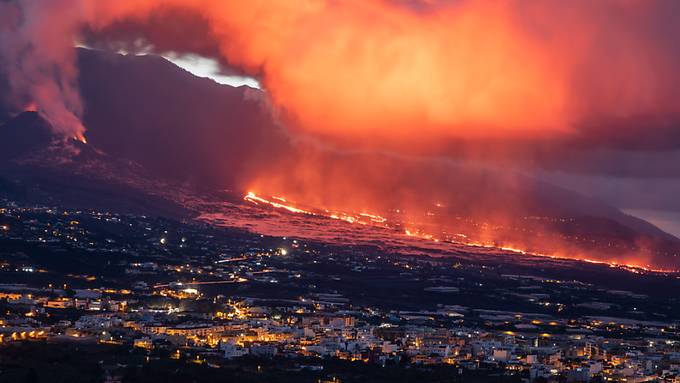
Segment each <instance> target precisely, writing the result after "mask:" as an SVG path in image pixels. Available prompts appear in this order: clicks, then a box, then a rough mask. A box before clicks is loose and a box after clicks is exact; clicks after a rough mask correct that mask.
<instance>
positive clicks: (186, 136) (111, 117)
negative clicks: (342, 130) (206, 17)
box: [0, 49, 680, 268]
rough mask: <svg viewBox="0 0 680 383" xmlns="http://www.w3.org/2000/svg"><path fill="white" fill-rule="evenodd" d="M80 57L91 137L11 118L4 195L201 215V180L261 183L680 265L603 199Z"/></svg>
mask: <svg viewBox="0 0 680 383" xmlns="http://www.w3.org/2000/svg"><path fill="white" fill-rule="evenodd" d="M78 57H79V58H78V65H79V69H80V86H81V93H82V96H83V100H84V103H85V111H86V112H85V116H84V120H83V122H84V124H85V126H86V127H87V129H88V130H87V132H86V137H87V138H88V142H89V143H88V144H87V145H85V144H82V143H80V142H77V141H74V140H64V139H61V138H59V137H54V136H53V135H52V133H51V132H52V130H51V129H50V127H49V123H48V122H47V121H45V120H44V119H43V118H42V117H41V116H40V115H39V114H38V113H32V112H24V113H21V114H19V115H16V116H14V117H13V118H10V119H9V120H7V121H5V122H4V124H2V125H0V151H1V153H0V158H1V159H2V162H3V165H2V166H1V167H0V171H1V172H0V191H2V192H3V194H5V195H10V197H12V198H17V197H21V198H23V199H24V200H25V201H30V202H45V201H47V202H53V203H63V204H68V205H71V206H78V207H82V208H106V209H110V210H123V211H131V212H141V213H143V214H156V215H182V216H187V215H193V216H196V215H199V214H201V213H203V212H201V211H199V210H200V208H197V205H195V204H194V205H192V206H187V205H186V204H185V203H184V202H183V201H186V199H187V198H186V195H187V190H192V191H194V192H195V195H199V194H200V195H203V196H205V195H211V198H219V196H223V194H221V193H223V192H222V190H224V189H229V190H231V191H232V196H237V197H238V196H242V195H244V194H245V193H246V192H247V191H249V189H250V188H252V187H254V186H255V187H261V188H262V192H264V193H271V194H278V195H281V194H283V195H285V196H286V197H287V198H288V199H289V200H293V201H297V202H298V203H299V204H300V205H304V206H307V207H310V208H315V209H319V210H320V211H323V210H324V209H335V210H338V211H348V212H352V211H353V212H370V213H372V214H380V215H382V216H389V217H390V220H391V222H395V224H394V226H393V227H392V229H395V230H397V229H398V230H401V229H408V230H411V231H415V232H418V233H428V234H427V235H425V237H427V236H428V235H429V237H427V238H431V237H432V236H436V237H440V238H450V237H451V236H452V235H459V236H461V237H462V238H467V239H468V240H469V242H473V243H484V244H492V245H497V246H499V247H515V248H521V249H524V250H526V251H528V252H532V253H541V254H556V255H560V256H566V257H569V256H574V257H578V258H589V259H601V260H606V261H611V260H616V261H618V262H620V263H632V262H635V263H637V264H644V265H647V264H649V265H653V266H657V267H664V268H677V267H678V265H679V264H680V262H679V261H678V254H680V241H679V240H678V239H676V238H675V237H673V236H671V235H669V234H667V233H665V232H663V231H661V230H659V229H658V228H656V227H654V226H653V225H651V224H649V223H647V222H645V221H643V220H640V219H638V218H635V217H632V216H629V215H626V214H624V213H622V212H621V211H619V210H618V209H616V208H614V207H611V206H608V205H607V204H605V203H604V202H602V201H598V200H595V199H592V198H589V197H587V196H584V195H580V194H578V193H575V192H572V191H569V190H566V189H564V188H559V187H556V186H553V185H550V184H548V183H545V182H540V181H537V180H535V179H533V178H531V177H529V176H525V175H520V174H514V173H512V172H507V171H502V170H500V169H493V168H488V167H484V166H480V165H475V164H469V163H460V162H452V161H450V160H447V159H445V158H444V159H442V158H435V159H429V158H422V157H419V158H413V157H406V156H400V155H398V154H394V153H389V152H384V151H348V150H344V149H338V148H332V147H326V146H324V145H321V144H319V143H318V142H316V141H315V140H314V139H303V138H299V137H296V135H295V132H294V131H289V130H288V129H287V128H286V127H285V126H284V125H283V124H281V123H280V121H279V120H278V118H277V115H276V113H275V112H273V111H272V108H271V107H270V106H269V105H268V104H267V101H266V94H265V93H264V92H263V91H261V90H258V89H252V88H248V87H239V88H235V87H230V86H227V85H221V84H218V83H215V82H214V81H212V80H209V79H203V78H197V77H195V76H194V75H192V74H191V73H189V72H186V71H184V70H182V69H180V68H178V67H177V66H175V65H174V64H172V63H170V62H169V61H167V60H165V59H163V58H161V57H158V56H134V55H118V54H112V53H105V52H100V51H94V50H86V49H79V51H78ZM6 115H8V113H6ZM0 117H1V116H0ZM161 189H162V190H161ZM173 190H177V193H173ZM180 190H181V192H180ZM258 191H260V190H258ZM178 196H182V197H178ZM192 198H193V197H192ZM235 200H238V201H240V197H238V198H236V199H235ZM240 203H242V204H247V202H244V201H241V202H240ZM259 208H264V209H271V208H272V206H270V205H267V206H259ZM286 214H296V213H295V212H291V211H287V212H286ZM303 218H304V217H303ZM281 224H285V223H284V222H282V223H281ZM347 224H350V223H347ZM319 230H323V228H320V229H319ZM294 231H295V230H293V229H291V232H294ZM430 234H432V235H430Z"/></svg>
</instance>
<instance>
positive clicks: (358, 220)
mask: <svg viewBox="0 0 680 383" xmlns="http://www.w3.org/2000/svg"><path fill="white" fill-rule="evenodd" d="M243 199H244V200H245V201H248V202H250V203H253V204H255V205H258V206H269V207H271V208H275V209H283V210H285V211H287V212H290V213H294V214H304V215H313V216H317V217H324V218H329V219H334V220H340V221H344V222H347V223H349V224H359V225H367V226H368V225H370V226H374V227H379V228H387V229H393V230H400V232H401V233H402V234H403V235H404V236H406V237H410V238H416V239H419V240H424V241H431V242H434V243H437V244H439V243H441V244H445V243H450V244H455V245H462V246H467V247H471V248H483V249H491V250H497V251H499V252H500V253H503V252H505V253H513V254H520V255H526V256H534V257H547V258H551V259H555V260H579V261H582V262H587V263H593V264H600V265H607V266H609V267H612V268H618V269H622V270H626V271H629V272H632V273H637V274H639V273H642V272H656V273H675V272H677V271H676V270H669V269H661V268H655V267H653V266H650V265H646V264H641V263H621V262H616V261H599V260H593V259H589V258H587V257H584V256H581V255H580V254H570V255H569V256H567V255H563V254H547V253H541V252H536V251H530V250H527V249H524V248H522V247H521V246H515V245H509V244H499V243H498V242H496V241H493V240H485V241H479V240H473V239H471V238H470V237H469V236H468V235H466V234H462V233H457V234H454V235H446V234H441V235H436V234H432V233H428V232H425V231H423V230H421V229H417V228H411V229H399V228H400V227H401V226H402V224H403V223H402V222H399V221H392V220H388V219H387V218H385V217H382V216H380V215H377V214H373V213H366V212H363V213H358V214H354V213H350V212H340V211H331V210H328V209H316V208H305V209H303V208H300V207H297V206H295V204H294V203H292V202H290V201H288V199H286V198H284V197H280V196H276V197H274V196H273V197H271V199H267V198H264V197H262V196H259V195H257V194H256V193H255V192H248V193H247V194H246V195H245V196H244V197H243ZM275 201H280V202H275ZM283 202H285V203H286V204H284V203H283Z"/></svg>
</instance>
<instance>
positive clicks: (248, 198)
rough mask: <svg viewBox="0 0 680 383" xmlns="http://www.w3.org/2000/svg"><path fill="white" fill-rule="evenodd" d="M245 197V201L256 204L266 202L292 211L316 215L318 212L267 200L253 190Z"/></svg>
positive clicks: (283, 199) (284, 200) (278, 198)
mask: <svg viewBox="0 0 680 383" xmlns="http://www.w3.org/2000/svg"><path fill="white" fill-rule="evenodd" d="M274 198H276V199H277V200H279V201H282V202H287V201H286V199H285V198H281V197H274ZM243 199H244V200H245V201H248V202H252V203H254V204H255V205H259V204H265V205H269V206H272V207H275V208H278V209H285V210H288V211H289V212H291V213H297V214H309V215H316V214H314V213H312V212H311V211H307V210H302V209H298V208H296V207H293V206H289V205H284V204H283V203H279V202H274V201H269V200H266V199H264V198H262V197H259V196H258V195H257V194H255V193H253V192H248V194H246V196H245V197H243Z"/></svg>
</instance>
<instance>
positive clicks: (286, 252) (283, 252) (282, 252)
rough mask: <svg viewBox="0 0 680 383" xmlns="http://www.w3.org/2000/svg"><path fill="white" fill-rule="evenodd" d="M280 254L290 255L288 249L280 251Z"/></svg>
mask: <svg viewBox="0 0 680 383" xmlns="http://www.w3.org/2000/svg"><path fill="white" fill-rule="evenodd" d="M279 253H281V255H288V250H286V249H279Z"/></svg>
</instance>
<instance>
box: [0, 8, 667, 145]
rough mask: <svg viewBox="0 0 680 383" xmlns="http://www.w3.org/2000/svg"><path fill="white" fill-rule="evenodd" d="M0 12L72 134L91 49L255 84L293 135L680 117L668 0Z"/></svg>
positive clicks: (19, 71)
mask: <svg viewBox="0 0 680 383" xmlns="http://www.w3.org/2000/svg"><path fill="white" fill-rule="evenodd" d="M0 6H2V15H3V16H2V17H3V19H7V20H4V21H7V22H3V25H5V26H4V27H3V28H4V30H3V36H2V40H1V41H2V53H1V55H2V64H3V67H4V70H5V71H6V72H7V73H8V75H9V77H10V79H11V84H12V90H13V95H14V97H13V98H14V99H15V100H17V99H21V100H24V99H30V101H34V102H35V103H36V104H37V105H38V107H39V109H40V110H41V111H43V112H44V113H45V114H46V115H48V116H49V117H50V118H51V119H52V120H53V121H54V122H55V123H56V125H57V126H58V127H59V128H60V129H61V130H62V131H65V132H78V131H80V130H81V129H82V128H81V127H80V126H79V125H78V123H77V116H78V115H79V113H80V112H81V110H80V109H81V106H80V102H79V100H78V93H77V91H76V87H75V76H76V73H75V72H76V71H75V68H74V65H73V45H74V43H75V42H76V41H79V40H82V39H84V38H87V39H88V40H89V41H88V42H89V43H93V44H96V43H111V44H113V43H118V44H124V45H125V46H127V47H128V48H130V47H132V48H134V47H136V46H137V47H139V46H144V47H145V49H151V50H153V51H157V52H168V51H176V52H189V51H194V52H195V53H200V54H203V55H208V56H214V57H216V58H218V59H220V60H221V62H223V63H225V64H228V65H230V66H232V67H234V68H237V69H238V70H239V71H242V72H244V73H247V74H249V75H252V76H256V77H258V78H259V79H261V81H262V84H263V86H264V88H266V90H267V92H268V94H269V96H270V97H271V99H272V102H273V104H274V105H275V106H276V107H277V108H279V109H280V111H281V112H283V115H285V116H287V119H288V122H289V123H290V125H291V126H295V127H298V128H301V129H303V130H305V131H307V132H312V133H314V134H318V135H322V136H352V137H364V138H367V137H370V138H374V137H375V138H381V137H392V138H394V137H397V138H404V137H406V138H413V137H424V136H430V137H439V138H442V137H443V138H446V137H488V136H495V137H498V136H500V137H507V136H513V137H517V136H522V137H545V136H547V137H553V136H564V135H584V134H585V135H587V134H588V131H590V130H597V129H598V128H597V127H598V126H599V125H601V124H605V123H606V122H607V121H617V127H619V129H623V130H625V129H627V125H626V123H625V121H629V120H630V121H632V122H631V125H633V124H634V125H635V126H637V125H638V124H637V121H639V120H640V118H643V117H649V118H650V119H651V120H653V121H656V122H658V124H660V125H661V126H663V127H666V128H667V127H668V126H669V124H670V125H673V124H675V123H676V121H678V114H680V101H678V100H680V97H678V96H680V94H679V93H680V86H679V85H680V74H678V72H677V70H676V68H677V67H678V66H679V64H680V48H679V47H678V44H677V43H676V41H675V40H674V36H677V35H678V34H679V33H680V26H679V24H678V23H676V22H675V15H677V14H678V12H679V11H680V4H678V3H677V2H675V1H673V0H647V1H641V0H623V1H620V0H603V1H597V2H592V1H575V2H560V1H543V2H523V1H519V0H505V1H475V0H465V1H455V2H448V1H424V0H423V1H418V0H415V1H394V0H392V1H390V0H375V1H341V2H338V1H330V0H296V1H291V0H266V1H265V0H253V1H248V2H243V1H222V0H121V1H96V0H56V1H55V0H10V1H9V2H3V3H0ZM178 15H179V16H178ZM196 20H200V21H201V22H200V23H197V22H196ZM84 31H86V32H87V33H85V34H83V33H84ZM168 36H172V37H171V38H169V37H168ZM621 121H623V123H621ZM654 128H655V125H651V126H650V129H654ZM614 134H616V132H614Z"/></svg>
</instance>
